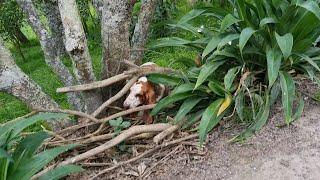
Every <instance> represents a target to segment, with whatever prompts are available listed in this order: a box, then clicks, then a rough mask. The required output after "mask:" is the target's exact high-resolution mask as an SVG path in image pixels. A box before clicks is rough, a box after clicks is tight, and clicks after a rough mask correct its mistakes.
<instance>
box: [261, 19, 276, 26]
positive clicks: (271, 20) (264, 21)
mask: <svg viewBox="0 0 320 180" xmlns="http://www.w3.org/2000/svg"><path fill="white" fill-rule="evenodd" d="M275 23H277V21H276V20H275V19H273V18H271V17H267V18H263V19H262V20H261V21H260V24H259V27H260V28H262V27H263V26H264V25H266V24H275Z"/></svg>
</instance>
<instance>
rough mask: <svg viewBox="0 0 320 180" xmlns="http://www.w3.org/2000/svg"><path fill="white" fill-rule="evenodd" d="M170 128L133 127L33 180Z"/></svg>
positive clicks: (165, 125) (37, 175)
mask: <svg viewBox="0 0 320 180" xmlns="http://www.w3.org/2000/svg"><path fill="white" fill-rule="evenodd" d="M169 127H171V125H170V124H163V123H162V124H150V125H139V126H133V127H131V128H129V129H127V130H125V131H123V132H122V133H121V134H120V135H118V136H117V137H115V138H113V139H111V140H110V141H108V142H106V143H104V144H102V145H100V146H98V147H95V148H93V149H90V150H88V151H86V152H85V153H82V154H79V155H76V156H75V157H72V158H69V159H66V160H65V161H62V162H60V163H59V164H57V165H51V166H49V167H48V168H46V169H44V170H42V171H41V172H39V173H37V174H36V175H34V176H33V177H32V179H37V178H39V177H40V176H41V175H43V174H45V173H46V172H48V171H50V170H51V169H53V168H55V167H60V166H63V165H67V164H73V163H76V162H79V161H81V160H84V159H87V158H89V157H92V156H95V155H97V154H99V153H101V152H104V151H105V150H107V149H109V148H112V147H114V146H116V145H118V144H119V143H121V142H123V141H124V140H126V139H127V138H129V137H132V136H134V135H137V134H141V133H148V132H161V131H164V130H166V129H168V128H169Z"/></svg>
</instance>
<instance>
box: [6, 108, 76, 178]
mask: <svg viewBox="0 0 320 180" xmlns="http://www.w3.org/2000/svg"><path fill="white" fill-rule="evenodd" d="M65 118H67V116H66V115H65V114H59V113H40V114H37V115H34V116H31V117H22V118H18V119H15V120H12V121H9V122H7V123H5V124H2V125H1V126H0V179H3V180H6V179H8V180H10V179H21V180H24V179H25V180H27V179H30V178H31V177H32V176H33V175H35V174H36V173H37V172H39V171H40V170H41V169H42V168H43V167H44V166H46V165H47V164H48V163H50V162H51V161H52V160H54V159H55V158H56V157H57V156H58V155H60V154H61V153H63V152H65V151H68V150H70V149H72V148H74V147H76V145H73V144H71V145H67V146H61V147H57V148H52V149H47V150H39V148H40V146H41V144H42V142H43V141H44V140H45V139H46V138H48V135H47V134H46V133H45V132H37V133H34V134H31V135H28V136H26V137H22V136H21V132H22V131H23V130H24V129H25V128H27V127H28V126H30V125H32V124H34V123H36V122H38V121H42V120H45V121H49V120H57V119H65ZM79 171H82V168H81V167H79V166H74V165H66V166H62V167H59V168H56V169H52V170H51V171H49V172H47V173H46V174H44V175H42V176H41V177H40V178H39V179H59V178H61V177H64V176H66V175H68V174H71V173H76V172H79Z"/></svg>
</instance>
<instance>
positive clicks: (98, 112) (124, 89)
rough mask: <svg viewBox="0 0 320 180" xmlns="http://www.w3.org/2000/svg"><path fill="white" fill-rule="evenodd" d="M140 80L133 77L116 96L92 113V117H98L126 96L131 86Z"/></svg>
mask: <svg viewBox="0 0 320 180" xmlns="http://www.w3.org/2000/svg"><path fill="white" fill-rule="evenodd" d="M137 80H138V77H137V76H135V77H133V78H132V79H131V80H130V81H129V82H128V83H127V84H126V85H125V86H124V87H123V88H122V89H121V90H120V91H119V92H118V93H117V94H116V95H114V96H113V97H111V98H110V99H108V100H107V101H106V102H105V103H103V104H102V105H101V106H100V107H99V108H98V109H97V110H95V111H94V112H93V113H92V116H94V117H97V116H98V115H99V114H100V113H101V112H102V111H103V110H104V109H105V108H106V107H108V106H109V105H110V104H112V103H113V102H115V101H116V100H118V99H120V98H121V97H122V96H123V95H125V94H126V93H127V92H128V91H129V89H130V88H131V86H132V85H133V84H134V83H135V82H136V81H137Z"/></svg>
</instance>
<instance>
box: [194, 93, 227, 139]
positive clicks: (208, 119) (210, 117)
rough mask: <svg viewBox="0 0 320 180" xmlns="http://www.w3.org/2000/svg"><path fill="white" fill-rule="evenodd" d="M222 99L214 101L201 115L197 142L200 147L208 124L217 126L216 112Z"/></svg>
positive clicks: (206, 132) (205, 135)
mask: <svg viewBox="0 0 320 180" xmlns="http://www.w3.org/2000/svg"><path fill="white" fill-rule="evenodd" d="M223 100H224V99H218V100H216V101H214V102H213V103H212V104H211V105H210V106H209V107H208V108H207V109H206V110H205V112H204V113H203V115H202V118H201V121H200V125H199V141H200V145H202V144H203V143H204V141H205V139H206V137H207V134H208V127H209V125H210V124H217V123H218V121H217V120H218V117H217V114H218V111H219V108H220V106H221V104H222V103H223Z"/></svg>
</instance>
